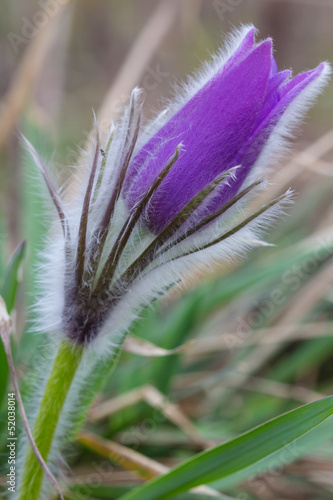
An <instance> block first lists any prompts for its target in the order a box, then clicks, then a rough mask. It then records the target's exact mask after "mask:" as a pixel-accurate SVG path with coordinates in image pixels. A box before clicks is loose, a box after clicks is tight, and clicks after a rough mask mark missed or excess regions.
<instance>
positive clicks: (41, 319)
mask: <svg viewBox="0 0 333 500" xmlns="http://www.w3.org/2000/svg"><path fill="white" fill-rule="evenodd" d="M250 29H252V26H243V27H242V28H241V29H240V30H237V31H235V32H234V33H233V34H232V35H231V36H230V37H229V38H228V39H227V42H226V44H225V47H224V49H223V50H222V49H220V50H219V51H218V52H217V53H216V54H215V55H214V56H213V57H212V59H211V61H209V62H206V63H205V64H204V65H203V67H202V68H201V70H200V71H198V72H197V73H196V74H195V75H194V76H192V77H191V78H189V80H188V82H187V83H186V84H184V85H183V86H182V87H181V88H178V89H177V93H176V95H175V98H174V100H173V101H172V102H169V103H168V109H167V110H166V111H164V112H162V113H160V114H159V115H158V116H157V117H156V118H155V119H153V120H152V121H151V122H150V123H148V124H146V125H145V126H141V128H140V133H139V136H138V138H137V140H136V141H134V149H133V156H132V157H134V156H135V154H136V153H137V152H138V151H139V150H140V149H141V147H142V146H143V145H144V144H145V143H146V142H147V141H148V140H149V138H151V137H152V136H153V135H154V134H155V133H156V132H157V131H158V130H159V129H160V128H161V127H162V126H163V125H164V124H165V123H166V122H167V121H168V120H169V119H170V117H172V116H173V115H174V114H175V113H176V112H177V111H178V110H179V109H180V108H181V107H182V106H184V104H185V103H186V102H187V101H188V100H189V99H190V98H191V97H192V96H193V95H194V94H195V93H196V92H197V91H198V90H199V89H200V88H201V87H202V86H203V85H204V84H205V83H206V82H207V81H208V80H209V79H210V78H212V76H213V75H214V74H215V73H216V72H217V71H218V70H220V68H221V67H222V65H223V64H224V63H225V61H227V60H228V58H229V57H230V56H231V55H232V54H233V53H234V52H235V50H236V49H237V47H238V46H239V45H240V43H241V41H242V40H243V38H244V35H245V34H246V33H247V32H248V31H249V30H250ZM330 73H331V68H330V66H329V64H328V63H326V64H325V70H324V71H323V72H322V74H321V75H320V76H319V77H318V78H317V79H316V80H315V81H313V82H312V83H311V84H310V85H308V86H307V87H306V88H305V89H304V90H303V91H302V92H300V94H299V95H298V97H297V98H296V99H295V100H294V101H293V103H292V104H291V105H290V106H289V107H288V109H287V110H286V112H285V113H284V115H283V117H282V118H281V119H280V120H279V122H278V124H277V126H276V127H275V128H274V129H273V130H272V133H271V136H270V138H269V140H268V142H267V143H266V145H265V147H264V148H263V150H262V152H261V154H260V156H259V158H258V159H257V161H256V163H255V165H254V166H253V168H252V170H251V174H250V175H249V176H248V178H247V179H246V181H245V183H244V185H243V186H242V189H243V188H245V187H247V186H250V184H252V183H254V182H255V181H261V180H262V179H263V178H265V176H266V175H267V171H268V167H271V166H272V165H273V164H274V163H276V161H277V160H278V158H281V155H282V154H283V153H284V152H285V151H286V149H287V148H288V140H289V139H290V137H291V136H292V129H293V128H294V126H295V124H297V123H298V122H299V120H300V118H301V117H302V116H303V115H304V113H305V111H306V110H307V109H308V107H309V106H310V104H311V103H312V102H313V100H314V99H315V98H316V97H317V96H318V94H319V93H320V91H321V90H322V88H323V87H324V85H325V84H326V83H327V80H328V78H329V75H330ZM141 110H142V101H141V92H140V90H139V89H134V91H133V93H132V96H131V101H130V103H129V105H128V106H127V107H126V109H125V110H124V113H123V115H122V117H121V118H120V120H119V121H118V123H117V124H116V125H115V126H113V127H112V129H111V130H110V133H109V135H108V138H107V141H106V144H101V145H98V142H97V141H98V139H97V137H98V125H97V124H96V123H95V126H94V130H95V135H94V136H95V146H96V150H97V153H98V159H97V165H96V175H95V178H94V179H93V189H92V193H93V195H92V197H91V203H90V207H89V217H88V222H87V228H86V231H87V233H86V248H87V249H89V248H91V247H93V246H94V245H95V246H96V245H97V246H98V244H99V239H98V237H97V238H96V235H98V232H96V230H97V229H98V227H99V225H100V223H101V220H102V218H103V215H104V213H105V210H106V207H107V204H108V202H109V199H110V196H111V193H112V192H113V190H114V189H115V186H116V183H117V179H118V177H119V173H120V171H121V168H122V165H123V163H124V161H125V157H126V152H127V150H126V145H127V146H128V144H129V143H130V142H131V141H133V140H134V139H133V138H134V136H135V133H136V126H138V123H139V122H140V114H141ZM25 143H26V145H27V148H28V150H29V152H30V154H31V155H32V156H33V158H34V160H35V162H36V164H37V165H39V168H40V171H41V172H42V173H43V175H44V177H45V167H44V165H43V164H42V163H41V159H40V158H39V156H38V154H37V153H36V151H35V150H34V149H33V147H32V146H31V145H30V144H29V143H28V142H27V141H26V140H25ZM184 147H185V149H186V144H185V145H184ZM99 148H101V149H102V152H100V151H99ZM96 150H94V149H92V150H91V151H90V152H89V153H87V154H86V155H85V157H84V161H83V162H82V165H79V166H78V167H77V169H78V171H79V174H80V175H79V176H78V178H77V180H76V181H75V179H74V180H73V181H72V184H71V185H69V187H68V186H67V188H66V189H64V188H60V187H58V188H57V190H56V192H57V193H62V195H61V196H60V194H57V196H58V197H59V200H60V201H59V202H60V203H61V210H60V213H59V209H58V215H59V216H60V219H61V220H59V218H58V220H57V222H55V223H54V224H53V225H52V227H51V230H50V232H49V234H48V236H47V241H46V243H45V251H44V252H43V254H42V256H41V265H40V267H39V268H38V269H37V271H36V274H37V280H38V284H39V288H40V294H39V299H38V300H37V301H36V303H35V306H34V316H35V317H36V318H37V322H38V324H35V325H34V331H41V332H47V333H48V335H49V338H50V346H51V348H50V349H47V352H48V354H47V356H46V359H45V360H44V362H43V365H42V366H41V367H40V368H39V370H38V371H39V375H38V377H37V379H40V382H38V386H39V387H38V390H37V391H36V392H35V393H34V399H33V405H32V406H34V407H35V408H37V407H38V406H39V402H40V400H41V395H42V392H43V388H44V386H45V380H46V377H47V375H48V373H49V368H50V366H51V364H52V361H53V358H54V352H55V350H56V349H57V346H58V345H59V342H60V341H61V339H62V338H63V337H64V336H65V335H66V334H65V332H64V329H63V324H62V322H63V311H64V308H65V307H66V297H65V289H66V287H68V286H71V283H72V282H73V280H74V273H75V262H76V259H77V243H78V238H79V236H80V235H79V230H80V222H81V214H82V207H83V200H84V197H85V193H86V190H87V186H88V183H89V178H90V174H91V167H92V165H93V163H94V155H95V154H96ZM51 182H52V181H51ZM73 186H74V188H73ZM263 187H264V183H261V184H259V185H258V186H257V187H256V188H255V189H253V190H251V191H250V192H249V193H248V194H247V195H246V196H244V198H242V199H241V200H239V201H238V202H237V203H235V204H234V205H233V206H232V207H231V208H230V209H229V210H228V211H227V212H226V213H224V214H223V216H221V217H220V218H217V219H216V220H215V221H214V222H212V223H211V224H209V225H207V226H206V227H204V228H202V229H201V230H200V231H198V232H196V233H194V234H192V235H191V236H189V237H188V238H185V239H184V240H183V241H182V242H181V243H179V244H177V245H174V246H173V245H172V239H171V240H170V241H167V242H166V243H165V244H164V246H163V247H162V249H163V250H164V251H163V252H157V253H156V254H155V255H154V259H153V260H152V262H151V263H150V264H149V265H148V266H146V267H145V269H144V270H143V271H142V273H141V274H140V275H139V276H138V277H137V278H136V279H135V281H134V282H133V283H130V284H129V285H128V284H127V283H124V284H123V288H122V295H121V298H120V300H118V301H117V302H116V303H115V305H114V307H112V308H111V309H110V311H108V314H107V317H106V318H105V321H104V322H103V324H102V325H101V327H100V331H99V332H98V335H96V336H95V338H94V339H93V340H92V341H91V342H89V344H87V345H86V354H85V358H84V359H83V362H82V366H81V367H80V369H79V372H78V374H77V376H76V378H75V380H74V383H73V386H72V388H71V392H70V395H69V397H68V398H67V403H66V408H65V411H64V412H63V414H62V416H61V421H60V423H59V426H58V429H57V431H56V439H55V440H54V444H53V447H52V450H51V455H50V459H49V463H50V466H51V468H52V469H53V470H54V472H56V463H57V461H58V459H59V452H60V449H61V445H62V443H63V437H64V436H65V435H66V433H69V432H70V430H71V422H72V415H73V414H74V413H75V411H76V408H77V407H78V406H79V405H80V402H79V401H78V399H77V395H78V394H79V392H80V388H82V387H83V385H84V384H89V375H90V373H91V372H92V370H93V369H94V366H95V365H96V363H99V362H100V360H101V359H103V360H105V359H107V358H110V359H111V358H112V356H113V355H114V352H115V347H116V346H117V345H118V344H119V342H120V340H121V339H122V337H123V336H124V335H125V334H126V333H127V332H128V331H129V329H130V327H131V324H132V323H133V321H134V320H135V319H136V318H138V316H139V315H140V313H141V311H142V309H143V308H144V307H145V306H147V305H149V304H151V303H152V301H154V300H155V299H157V298H160V297H161V295H162V294H164V293H165V292H166V291H167V290H168V289H169V288H170V286H172V285H173V284H175V283H176V284H178V285H177V286H181V280H182V277H183V276H184V274H185V273H187V272H188V271H190V270H191V269H192V268H194V267H195V266H197V265H200V266H204V267H205V268H207V269H212V268H213V267H214V265H215V263H216V262H217V261H220V260H224V261H233V260H234V259H237V258H239V257H240V256H241V255H243V254H244V252H246V251H248V250H249V249H251V248H253V247H255V246H257V245H260V244H262V243H263V242H262V240H261V239H262V237H263V234H264V233H265V231H267V229H268V228H270V227H271V226H272V224H273V223H274V222H275V221H276V219H277V218H278V217H279V216H280V215H281V213H283V210H284V207H285V206H286V205H287V204H288V203H290V200H291V192H290V191H288V192H287V193H286V194H285V195H283V196H282V197H280V199H278V200H277V201H276V203H275V204H272V205H271V206H267V209H266V210H264V211H263V212H262V213H260V214H258V216H257V217H255V218H252V219H251V217H250V215H251V213H250V212H249V209H248V207H249V202H250V201H251V199H253V197H254V196H258V193H259V191H260V190H261V189H262V188H263ZM60 198H61V199H60ZM53 201H54V200H53ZM62 211H63V213H62ZM129 215H130V214H129V211H128V208H127V206H126V202H125V200H124V198H123V196H122V193H120V196H119V198H118V200H117V203H116V206H115V211H114V214H113V217H112V220H111V223H110V226H109V229H108V235H107V238H106V242H105V247H104V250H103V254H102V258H101V262H100V265H99V269H98V275H97V278H98V276H99V275H100V273H101V272H102V268H103V265H104V263H105V262H106V259H107V257H108V255H109V254H110V251H111V249H112V247H113V246H114V244H115V242H116V240H117V237H118V235H119V232H120V231H121V229H122V227H123V225H124V224H125V223H126V220H127V219H128V217H129ZM247 217H248V218H249V219H248V222H247V223H246V224H245V225H244V227H242V228H240V229H239V230H237V231H236V232H235V233H234V234H231V235H230V236H229V237H228V238H226V239H224V240H222V241H220V242H218V243H217V244H216V245H212V246H210V247H208V248H206V249H203V250H200V249H201V248H202V247H203V246H204V245H205V244H206V243H207V242H211V241H214V240H215V239H218V238H219V237H220V236H221V235H223V234H226V233H228V231H230V230H232V229H233V228H235V227H237V225H239V224H240V223H241V222H242V221H244V220H245V219H246V218H247ZM193 220H195V214H194V219H193ZM193 220H192V221H193ZM66 224H67V225H68V227H67V226H66ZM65 226H66V227H65ZM64 227H65V228H64ZM66 232H68V233H69V234H70V239H69V238H67V240H66V241H65V238H64V234H66ZM154 238H155V236H154V235H153V234H152V233H150V231H149V230H148V229H147V228H146V227H144V226H143V224H142V223H140V222H139V223H138V224H136V226H135V228H134V230H133V232H132V233H131V236H130V238H129V240H128V242H127V244H126V247H125V250H124V252H123V254H122V256H121V258H120V261H119V264H118V267H117V269H116V272H115V274H114V276H113V277H112V281H111V282H110V283H109V285H108V286H109V289H110V290H111V289H112V286H113V285H114V283H116V282H117V281H119V280H121V277H122V275H123V273H124V272H125V271H126V269H127V268H128V267H129V266H130V265H131V264H132V263H133V262H134V261H135V260H136V259H137V258H138V257H139V255H140V254H141V253H142V252H143V251H144V250H145V248H147V246H148V245H149V244H151V242H152V241H153V240H154ZM196 249H197V251H194V250H196ZM87 265H89V262H88V264H87ZM102 306H103V304H102V305H101V307H102ZM30 334H31V333H30ZM34 418H35V412H32V413H30V420H31V422H30V424H31V425H32V424H33V421H34ZM25 450H26V445H25V446H22V447H21V457H23V456H24V455H25ZM47 491H48V485H47V482H46V481H45V482H44V488H43V495H44V496H43V498H46V495H47Z"/></svg>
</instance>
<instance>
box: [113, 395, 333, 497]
mask: <svg viewBox="0 0 333 500" xmlns="http://www.w3.org/2000/svg"><path fill="white" fill-rule="evenodd" d="M332 415H333V396H331V397H328V398H325V399H322V400H320V401H316V402H315V403H311V404H309V405H306V406H303V407H301V408H297V409H296V410H293V411H291V412H289V413H286V414H284V415H281V416H279V417H277V418H275V419H273V420H270V421H269V422H266V423H265V424H263V425H260V426H259V427H256V428H255V429H252V430H250V431H248V432H246V433H245V434H243V435H241V436H239V437H237V438H235V439H232V440H230V441H228V442H227V443H224V444H222V445H219V446H217V447H215V448H213V449H211V450H208V451H205V452H203V453H200V454H199V455H197V456H195V457H194V458H191V459H190V460H187V461H186V462H184V463H183V464H181V465H179V466H178V467H175V468H174V469H172V470H171V471H170V472H169V473H168V474H165V475H163V476H161V477H159V478H156V479H154V480H153V481H150V482H149V483H146V484H144V485H143V486H141V487H139V488H137V489H135V490H132V491H131V492H130V493H128V494H126V495H124V496H123V497H122V500H155V499H158V500H162V499H166V498H170V497H172V496H173V495H175V494H178V493H181V492H184V491H187V490H188V489H189V488H193V487H194V486H198V485H201V484H205V483H210V482H212V481H216V480H218V479H222V478H224V477H228V476H231V475H233V474H235V473H238V472H240V471H242V470H244V469H246V468H247V467H250V466H252V465H253V464H255V463H257V462H259V461H261V460H264V459H265V458H266V457H270V456H271V455H272V454H274V453H276V452H279V451H282V450H283V449H285V448H286V447H287V446H288V445H289V444H290V443H293V442H294V441H295V440H297V439H299V438H301V437H302V436H304V435H305V434H306V433H308V432H309V431H311V430H312V429H313V428H314V427H316V426H318V425H319V424H321V423H322V422H324V421H325V420H327V419H328V418H329V417H331V416H332Z"/></svg>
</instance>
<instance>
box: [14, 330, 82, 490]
mask: <svg viewBox="0 0 333 500" xmlns="http://www.w3.org/2000/svg"><path fill="white" fill-rule="evenodd" d="M82 356H83V348H81V347H74V346H73V345H72V344H70V343H69V342H68V341H66V340H64V341H63V342H62V343H61V344H60V346H59V350H58V353H57V356H56V358H55V360H54V364H53V368H52V371H51V373H50V377H49V380H48V382H47V385H46V388H45V392H44V395H43V399H42V401H41V404H40V407H39V411H38V415H37V418H36V421H35V425H34V430H33V436H34V439H35V442H36V445H37V447H38V449H39V451H40V453H41V455H42V457H43V458H44V460H45V461H47V459H48V455H49V453H50V449H51V446H52V442H53V438H54V434H55V431H56V428H57V425H58V422H59V418H60V415H61V412H62V409H63V407H64V404H65V401H66V397H67V395H68V391H69V389H70V387H71V385H72V382H73V379H74V376H75V373H76V371H77V369H78V367H79V365H80V362H81V359H82ZM43 477H44V472H43V470H42V469H41V467H40V465H39V463H38V462H37V459H36V457H35V455H34V453H33V451H32V449H31V448H30V447H29V449H28V451H27V455H26V458H25V461H24V467H23V472H22V479H21V483H20V489H19V497H18V498H19V500H38V499H39V498H40V494H41V489H42V484H43Z"/></svg>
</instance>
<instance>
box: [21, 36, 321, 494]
mask: <svg viewBox="0 0 333 500" xmlns="http://www.w3.org/2000/svg"><path fill="white" fill-rule="evenodd" d="M254 36H255V30H254V28H252V27H245V28H243V29H242V30H240V31H239V32H237V33H236V34H234V35H233V36H232V37H231V39H230V40H229V44H228V47H227V51H226V53H223V52H222V51H220V52H219V53H218V54H216V56H214V57H213V59H212V62H210V63H207V64H206V65H205V66H204V68H203V69H202V70H201V72H200V73H199V74H198V75H196V76H195V77H193V78H191V79H190V80H189V82H188V84H187V85H184V87H183V88H182V89H180V90H179V92H178V96H177V97H176V98H175V99H174V101H173V102H171V103H170V104H169V106H168V108H167V109H166V110H165V111H163V112H162V113H160V114H159V115H158V116H157V117H156V119H154V120H153V121H152V122H150V123H148V124H146V125H143V123H142V122H143V120H142V100H141V93H140V91H139V90H137V89H135V90H134V91H133V93H132V96H131V100H130V103H129V106H128V107H127V108H126V109H125V111H124V114H123V116H122V117H121V119H120V120H119V122H118V123H117V125H116V126H114V127H113V128H112V130H111V131H110V133H109V136H108V137H107V140H106V144H101V143H100V142H101V141H100V139H99V133H98V126H97V124H96V126H95V132H96V134H95V139H94V144H93V147H92V148H91V149H92V151H91V152H90V153H87V154H86V158H85V161H84V162H83V164H82V165H80V172H79V174H80V183H79V186H80V187H79V188H78V189H76V190H75V189H74V190H73V189H70V190H69V192H68V193H66V192H64V190H62V194H61V196H60V194H59V190H57V189H56V188H55V183H54V181H53V180H52V178H51V174H50V173H49V172H48V170H47V169H46V168H45V166H44V164H43V161H42V159H41V158H40V156H39V155H38V153H37V152H36V151H35V149H34V148H33V147H32V145H31V144H30V143H28V141H26V144H27V147H28V149H29V151H30V153H31V154H32V156H33V157H34V159H35V162H36V163H37V165H38V166H39V168H40V171H41V172H42V174H43V176H44V179H45V181H46V186H47V187H48V190H49V193H50V195H51V198H52V201H53V204H54V206H55V208H56V210H57V212H58V216H59V217H58V219H59V223H58V221H57V222H56V224H55V226H54V227H53V228H52V231H50V236H49V242H48V245H47V247H46V249H47V250H46V252H45V259H44V261H45V264H44V266H43V269H41V272H40V281H41V283H42V285H43V290H42V293H41V297H40V301H39V302H38V304H37V308H38V316H39V318H41V319H42V322H41V325H40V327H41V329H42V330H43V331H44V332H45V331H47V332H48V333H49V334H50V338H51V339H54V338H55V339H56V340H55V344H56V346H57V344H58V349H57V350H56V349H51V351H52V353H53V352H56V351H57V353H56V354H51V355H50V359H47V363H48V364H49V365H50V366H52V368H51V371H49V373H48V367H46V369H45V373H46V374H47V376H48V382H47V383H44V377H43V376H41V380H43V382H41V384H40V387H42V388H44V387H45V391H44V394H43V395H40V397H39V399H38V398H37V403H36V404H35V406H36V407H37V406H38V405H39V411H38V414H37V416H36V415H35V414H34V415H33V417H32V419H33V420H34V437H35V442H36V448H38V449H39V451H40V454H41V456H42V457H43V459H44V460H45V461H48V462H49V463H50V465H52V463H53V462H55V461H56V459H55V457H57V452H58V451H59V449H60V447H61V443H62V442H63V441H64V439H65V436H68V435H69V434H70V432H72V431H73V430H74V429H76V415H77V414H79V417H80V415H81V414H82V412H84V410H85V405H87V404H89V397H87V394H86V393H87V391H88V389H87V387H89V384H90V383H92V384H93V385H94V386H95V384H96V381H98V382H100V380H101V377H100V375H101V373H102V374H104V372H103V370H102V371H101V370H100V368H101V367H102V368H103V369H104V366H107V367H109V365H110V360H111V361H112V363H113V360H114V359H115V357H112V356H110V355H111V354H112V352H110V351H111V350H112V348H113V347H114V346H115V345H117V346H119V345H120V344H121V338H124V336H125V334H126V332H127V331H128V328H129V326H130V324H131V322H132V321H133V318H134V317H135V316H136V315H137V314H138V313H139V312H140V310H141V308H142V307H143V306H144V305H145V304H149V303H150V302H151V301H152V300H153V299H155V298H157V297H159V296H160V295H161V294H162V293H164V292H165V291H166V290H167V289H168V288H169V287H170V286H172V285H173V284H175V283H177V282H179V281H180V280H181V277H182V275H183V274H184V272H185V271H186V270H187V269H188V268H190V267H191V266H193V265H195V264H197V263H200V264H205V265H207V266H209V265H211V263H212V262H213V261H214V260H215V259H232V258H234V257H235V256H239V255H240V254H241V253H243V252H244V251H245V250H247V249H249V248H251V247H253V246H255V245H257V244H262V243H263V242H262V241H261V237H262V233H263V230H265V229H266V228H267V227H269V226H270V225H271V224H272V222H273V220H274V219H275V218H276V216H278V215H279V214H280V213H281V209H283V205H284V204H285V203H286V202H288V199H289V192H287V193H285V194H283V195H281V196H280V197H278V198H276V199H274V200H273V201H271V202H269V203H266V204H265V205H263V206H261V208H259V209H252V210H251V208H250V204H249V201H251V199H252V198H253V197H258V195H259V194H260V193H259V192H260V189H261V188H262V187H263V185H264V182H263V181H264V179H265V176H266V173H267V170H268V168H269V167H270V166H271V165H272V163H273V162H274V161H276V159H277V157H278V156H279V155H281V153H283V151H284V150H285V146H286V140H287V139H288V138H289V137H290V134H291V132H292V129H293V127H294V126H295V125H296V124H297V122H298V120H299V118H300V117H301V115H302V114H303V113H304V111H305V110H306V108H307V107H308V105H309V104H310V103H311V102H312V100H313V98H314V97H316V95H317V94H318V93H319V91H320V90H321V88H322V86H323V85H324V83H325V82H326V81H327V78H328V75H329V73H330V67H329V65H328V64H326V63H323V64H321V65H320V66H318V68H316V69H314V70H312V71H308V72H306V73H303V74H301V75H298V76H296V77H295V78H293V79H292V78H291V72H290V71H289V70H286V71H282V72H278V71H277V67H276V63H275V60H274V57H273V54H272V42H271V40H265V41H263V42H261V43H255V39H254ZM58 339H59V340H58ZM52 346H54V344H52ZM90 346H92V348H88V347H90ZM83 358H84V359H83ZM42 375H44V373H43V374H42ZM21 450H22V452H21V453H22V456H23V455H25V459H24V467H23V470H22V474H20V487H19V491H20V493H19V499H20V500H24V499H26V498H40V492H41V490H43V488H44V486H43V471H42V470H41V469H40V467H39V463H38V462H37V461H36V460H35V457H34V456H33V452H32V451H31V449H29V448H28V446H27V444H26V445H24V446H23V447H22V442H21ZM22 463H23V461H22ZM55 472H56V471H55ZM43 491H44V490H43ZM45 491H46V490H45Z"/></svg>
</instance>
